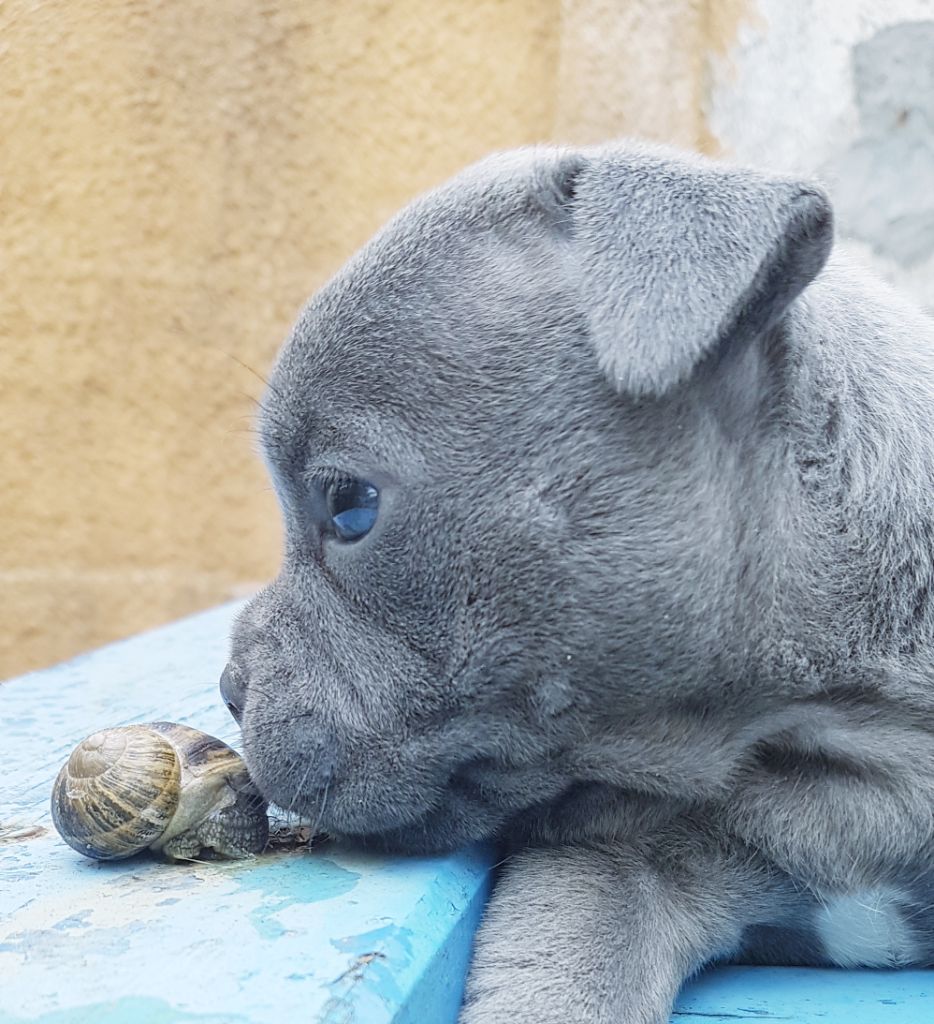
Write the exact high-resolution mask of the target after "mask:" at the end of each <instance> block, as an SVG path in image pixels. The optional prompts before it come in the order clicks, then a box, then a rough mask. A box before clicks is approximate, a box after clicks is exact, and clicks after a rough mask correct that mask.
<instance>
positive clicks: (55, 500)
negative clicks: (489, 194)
mask: <svg viewBox="0 0 934 1024" xmlns="http://www.w3.org/2000/svg"><path fill="white" fill-rule="evenodd" d="M932 25H934V0H887V2H886V3H884V4H883V3H880V2H878V0H846V2H843V0H794V2H791V0H393V2H388V0H349V2H342V0H341V2H339V0H270V2H267V3H263V4H257V3H255V2H254V0H224V2H223V3H216V2H214V0H162V2H160V3H159V4H152V3H145V2H142V0H137V2H123V3H116V2H109V3H102V2H100V0H97V2H95V0H44V2H42V0H6V3H4V4H0V73H2V82H3V84H2V88H0V137H2V139H3V145H2V146H0V232H2V248H0V253H2V254H3V255H2V256H0V259H2V258H4V257H5V265H3V266H2V267H0V392H2V393H0V428H2V436H3V445H2V446H0V522H2V524H3V527H4V536H5V540H6V544H5V545H4V550H3V552H2V554H0V621H2V623H3V628H2V629H0V677H2V676H3V675H5V674H9V673H12V672H15V671H19V670H21V669H24V668H27V667H29V666H32V665H40V664H45V663H48V662H51V661H54V660H56V659H58V658H61V657H64V656H66V655H69V654H71V653H74V652H75V651H78V650H82V649H84V648H86V647H89V646H93V645H95V644H98V643H101V642H103V641H106V640H109V639H112V638H114V637H116V636H120V635H124V634H127V633H131V632H133V631H135V630H137V629H140V628H143V627H146V626H149V625H155V624H156V623H158V622H160V621H163V620H166V619H169V618H172V617H175V616H177V615H181V614H183V613H185V612H188V611H191V610H194V609H196V608H200V607H203V606H205V605H208V604H211V603H213V602H215V601H218V600H220V599H222V598H225V597H228V596H230V595H232V594H235V593H239V592H243V591H244V590H248V589H250V588H251V587H253V586H254V585H255V584H256V582H258V581H261V580H264V579H266V578H268V577H269V576H270V575H272V574H273V572H274V571H275V567H276V561H277V556H278V543H279V523H278V513H277V511H276V509H275V505H274V502H273V499H272V496H271V494H270V493H269V491H268V485H267V482H266V479H265V476H264V473H263V471H262V468H261V465H260V463H259V461H258V459H257V458H256V457H255V456H254V454H253V452H252V450H251V444H250V439H249V435H248V433H247V431H248V427H249V424H250V420H251V417H252V413H253V409H252V406H251V404H250V401H249V399H248V398H247V393H252V394H254V395H255V394H258V393H259V390H260V384H259V382H258V381H257V380H256V378H255V377H254V376H253V375H252V374H251V372H250V371H249V370H248V369H246V368H245V367H244V366H243V365H241V363H245V364H247V365H248V366H251V367H254V368H256V369H257V370H259V371H263V370H265V369H266V367H268V365H269V362H270V361H271V359H272V356H273V354H274V352H275V350H276V348H277V347H278V345H279V343H280V341H281V339H282V337H283V336H284V334H285V331H286V330H287V327H288V324H289V322H290V321H291V320H292V318H293V317H294V315H295V313H296V311H297V309H298V308H299V306H300V304H301V303H302V301H303V300H304V299H305V297H306V296H307V295H308V293H309V292H310V291H312V290H313V289H314V287H316V286H317V285H318V284H320V283H321V282H322V281H323V280H324V278H325V277H326V276H327V275H328V274H329V273H330V272H331V271H332V270H334V269H335V268H336V267H337V266H338V265H339V264H340V263H341V262H342V261H343V259H344V258H345V257H346V256H347V255H348V254H349V253H350V252H352V251H353V250H354V249H355V248H356V247H357V246H358V245H359V244H360V243H361V242H362V241H363V240H364V239H365V238H366V237H367V236H368V235H369V234H370V233H371V232H372V231H373V230H374V229H375V228H376V227H377V226H378V225H379V224H380V223H381V222H382V221H383V220H385V219H386V217H388V216H389V215H390V214H391V213H392V212H394V210H395V209H397V208H398V207H399V206H400V205H401V204H402V203H403V202H404V201H405V200H406V199H408V198H409V197H410V196H412V195H413V194H415V193H416V192H418V191H420V190H421V189H423V188H425V187H427V186H429V185H431V184H433V183H435V182H437V181H439V180H441V179H442V178H443V177H445V176H446V175H447V174H449V173H451V172H452V171H454V170H456V169H457V168H459V167H460V166H462V165H463V164H465V163H467V162H468V161H470V160H472V159H474V158H476V157H478V156H481V155H482V154H484V153H486V152H488V151H490V150H492V149H496V148H501V147H506V146H514V145H520V144H523V143H526V142H531V141H538V140H547V139H554V140H557V141H564V142H590V141H596V140H600V139H605V138H610V137H616V136H622V135H639V136H642V137H645V138H650V139H657V140H661V141H671V142H675V143H678V144H680V145H684V146H689V147H693V148H697V149H700V150H702V151H705V152H709V153H713V154H717V153H722V154H725V155H728V156H735V157H737V158H739V159H741V160H747V161H751V162H754V163H758V164H764V165H770V166H774V167H778V168H782V169H787V170H789V171H795V172H798V173H803V174H814V173H817V174H820V175H821V176H823V177H824V178H825V179H827V180H828V182H829V183H830V185H831V188H832V191H833V193H834V196H835V199H836V202H837V206H838V210H839V214H840V218H839V219H840V225H841V229H842V231H843V233H844V234H845V235H847V236H848V237H849V238H850V239H851V240H852V241H853V243H854V244H855V245H856V247H857V248H858V249H859V250H860V251H861V252H862V253H863V255H864V256H866V258H867V259H869V260H870V261H871V262H873V263H874V264H875V265H876V267H877V269H879V270H880V271H881V272H882V273H883V274H885V275H886V276H888V277H889V279H890V280H892V281H893V282H895V283H896V284H898V285H900V286H902V287H905V288H907V289H908V290H909V291H911V292H913V293H914V294H915V295H916V296H917V297H918V298H919V299H920V300H921V301H922V302H924V303H927V304H928V305H934V237H932V231H934V180H932V174H934V159H932V132H934V107H932V104H934V98H932V96H934V86H932V82H934V70H932V53H934V45H932V43H934V40H932V34H934V32H932Z"/></svg>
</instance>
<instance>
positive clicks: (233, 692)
mask: <svg viewBox="0 0 934 1024" xmlns="http://www.w3.org/2000/svg"><path fill="white" fill-rule="evenodd" d="M221 698H222V699H223V701H224V703H225V704H226V705H227V710H228V711H229V712H230V713H231V714H232V715H233V716H234V718H235V719H236V720H237V724H238V725H239V724H240V719H241V718H242V716H243V706H244V704H246V673H244V671H243V670H242V669H241V668H240V666H239V665H238V664H237V663H236V662H234V661H230V662H228V663H227V667H226V668H225V669H224V671H223V672H222V673H221Z"/></svg>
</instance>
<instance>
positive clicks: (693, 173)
mask: <svg viewBox="0 0 934 1024" xmlns="http://www.w3.org/2000/svg"><path fill="white" fill-rule="evenodd" d="M555 170H556V172H557V173H556V179H557V180H556V185H557V188H558V191H560V192H561V193H562V202H561V205H562V213H561V221H560V225H561V234H562V235H564V236H565V238H568V236H569V242H570V246H571V252H570V257H571V261H572V265H573V266H574V267H575V268H576V270H577V272H578V273H579V287H580V289H581V291H582V299H583V304H584V311H585V314H586V316H587V317H588V319H589V325H590V331H591V336H592V339H593V344H594V346H595V347H596V350H597V354H598V357H599V359H600V363H601V366H602V367H603V369H604V371H605V373H606V375H607V377H608V378H609V379H610V381H611V382H612V383H613V385H614V386H615V387H616V388H617V389H618V390H620V391H623V392H626V393H628V394H631V395H633V396H637V397H641V396H660V395H662V394H664V393H665V392H666V391H668V390H669V389H670V388H672V387H674V386H675V385H677V384H679V383H681V382H683V381H684V380H686V379H687V377H688V376H689V375H690V374H691V372H692V370H693V369H694V367H695V366H696V365H697V364H698V363H699V362H700V361H701V360H702V359H703V358H704V357H705V356H707V355H708V354H710V353H713V352H715V350H716V349H717V348H718V346H721V345H723V344H725V343H727V342H729V341H732V340H745V339H746V338H751V337H753V336H755V335H756V334H758V333H760V332H762V331H765V330H766V329H768V328H769V327H771V326H772V325H773V324H775V323H776V321H777V320H778V319H779V318H780V317H781V315H782V314H783V313H784V311H785V310H786V309H787V307H788V305H789V304H790V303H791V302H792V301H793V300H794V299H795V297H796V296H797V295H798V294H799V293H800V292H801V291H802V289H804V288H805V287H806V286H807V285H808V284H809V283H810V282H811V281H812V280H813V279H814V277H815V276H816V275H817V274H818V272H819V271H820V269H821V267H823V265H824V262H825V261H826V259H827V256H828V254H829V252H830V248H831V245H832V242H833V215H832V211H831V207H830V202H829V200H828V199H827V197H826V195H825V194H824V193H823V192H822V191H821V190H820V189H819V188H817V187H815V186H813V185H811V184H808V183H804V182H795V181H789V180H781V179H769V178H767V177H765V176H762V175H759V174H756V173H754V172H751V171H746V170H739V169H735V168H729V167H723V166H720V165H717V164H713V163H710V162H708V161H705V160H703V159H702V158H697V159H696V160H692V159H691V158H690V157H681V156H675V155H672V154H671V153H669V152H668V151H665V150H651V149H637V150H628V151H624V150H611V149H607V150H592V151H590V152H586V151H584V153H582V154H571V153H568V154H566V155H565V157H564V159H563V160H560V161H559V164H558V167H557V168H556V169H555ZM575 276H576V275H575Z"/></svg>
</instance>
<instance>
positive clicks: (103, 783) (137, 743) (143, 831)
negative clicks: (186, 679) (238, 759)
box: [52, 725, 181, 860]
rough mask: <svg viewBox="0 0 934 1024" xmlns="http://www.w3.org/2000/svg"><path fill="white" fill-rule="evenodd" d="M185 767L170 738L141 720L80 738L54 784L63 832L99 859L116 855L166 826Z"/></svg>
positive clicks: (55, 812) (142, 844) (144, 843)
mask: <svg viewBox="0 0 934 1024" xmlns="http://www.w3.org/2000/svg"><path fill="white" fill-rule="evenodd" d="M180 786H181V766H180V764H179V759H178V756H177V754H176V752H175V749H174V747H173V746H172V744H171V743H170V742H169V740H168V739H167V738H166V737H164V736H161V735H160V734H159V733H158V732H155V731H154V730H152V729H151V728H149V727H147V726H144V725H126V726H120V727H117V728H113V729H104V730H102V731H101V732H96V733H94V734H93V735H91V736H88V737H87V739H85V740H83V741H82V742H81V743H79V744H78V746H77V747H75V749H74V750H73V751H72V753H71V756H70V757H69V758H68V761H67V762H66V763H65V765H64V766H63V767H62V770H61V771H60V772H59V773H58V777H57V778H56V780H55V784H54V787H53V790H52V820H53V822H54V824H55V827H56V829H58V831H59V833H60V834H61V836H62V838H63V839H64V840H65V841H66V842H67V843H68V845H69V846H71V847H72V848H73V849H75V850H77V851H78V852H79V853H83V854H84V855H85V856H86V857H93V858H95V859H96V860H119V859H120V858H123V857H130V856H132V855H133V854H134V853H138V852H139V851H140V850H143V849H145V848H146V847H148V846H149V845H150V844H151V843H153V842H154V841H155V840H156V839H158V837H159V836H161V835H162V833H163V832H164V831H165V829H166V827H167V825H168V823H169V822H170V821H171V819H172V816H173V815H174V813H175V810H176V807H177V806H178V798H179V789H180Z"/></svg>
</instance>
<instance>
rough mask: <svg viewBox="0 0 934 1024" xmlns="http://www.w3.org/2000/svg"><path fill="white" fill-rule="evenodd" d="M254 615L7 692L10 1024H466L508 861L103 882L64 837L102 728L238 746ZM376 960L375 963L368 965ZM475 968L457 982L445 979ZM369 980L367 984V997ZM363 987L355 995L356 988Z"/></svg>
mask: <svg viewBox="0 0 934 1024" xmlns="http://www.w3.org/2000/svg"><path fill="white" fill-rule="evenodd" d="M237 610H238V606H229V607H227V608H223V609H217V610H215V611H212V612H209V613H206V614H205V615H202V616H198V617H197V618H196V619H193V620H185V621H183V622H181V623H177V624H175V625H174V626H171V627H168V628H166V629H163V630H160V631H157V632H156V633H153V634H147V635H144V636H141V637H137V638H135V639H134V640H131V641H126V642H123V643H120V644H115V645H113V646H112V647H109V648H104V649H102V650H101V651H97V652H94V653H93V654H91V655H88V656H85V657H82V658H81V659H78V660H76V661H75V662H71V663H69V664H66V665H63V666H59V667H58V668H55V669H50V670H48V671H47V672H40V673H35V674H33V675H31V676H28V677H24V678H23V679H20V680H13V681H11V682H9V683H6V684H4V686H3V687H2V688H0V717H2V718H3V721H4V722H6V721H7V720H8V719H14V718H15V719H22V718H23V717H24V716H23V715H22V713H21V712H22V710H23V709H24V708H27V707H29V708H32V709H34V710H35V709H40V710H41V713H38V714H36V716H35V717H36V721H37V722H41V723H42V727H41V728H39V727H38V726H35V727H32V728H30V727H28V726H24V727H23V728H21V729H18V730H14V731H13V732H11V733H10V734H6V733H5V734H4V741H5V749H4V755H5V761H7V762H8V763H9V764H11V765H13V775H12V779H11V778H9V777H8V778H7V779H6V780H5V785H4V790H3V795H2V799H0V820H2V821H3V822H4V825H5V828H4V835H5V836H7V837H9V838H10V839H11V841H9V842H6V843H3V844H0V976H2V977H3V979H4V983H3V988H2V992H0V1024H26V1022H29V1024H37V1022H43V1024H76V1022H79V1021H81V1022H83V1021H88V1022H90V1021H93V1022H94V1024H101V1022H103V1024H116V1022H118V1021H119V1022H121V1024H123V1022H125V1021H133V1022H134V1024H138V1022H144V1024H145V1022H151V1024H168V1022H169V1021H172V1022H175V1021H179V1022H182V1024H185V1022H196V1021H197V1022H201V1024H215V1022H220V1021H224V1022H228V1021H229V1022H232V1024H236V1022H237V1021H240V1020H243V1021H249V1022H250V1024H266V1022H269V1024H273V1022H275V1024H280V1022H281V1021H282V1020H288V1019H295V1020H303V1021H318V1022H320V1021H324V1020H327V1019H329V1018H328V1014H329V1013H330V1010H328V1009H327V1008H328V1006H329V1004H333V1000H334V998H335V993H337V995H338V996H339V998H340V999H341V1003H342V1006H343V1008H344V1010H345V1011H346V1012H347V1013H349V1014H351V1015H352V1018H353V1020H355V1021H359V1022H361V1024H362V1022H364V1021H365V1022H367V1024H389V1022H390V1021H392V1022H395V1021H397V1020H401V1018H400V1014H401V1013H402V1012H403V1011H402V1007H403V1006H404V1005H406V1004H407V1003H408V1002H409V1001H410V999H411V998H412V995H413V993H414V992H416V991H420V990H421V989H423V988H425V987H426V986H427V988H428V989H430V990H431V991H432V992H433V993H434V997H433V1002H432V1004H431V1005H430V1006H429V1008H428V1009H427V1010H426V1011H425V1014H424V1015H423V1016H422V1017H421V1024H424V1022H426V1021H432V1022H434V1021H437V1022H438V1024H443V1022H445V1021H453V1020H454V1018H455V1016H456V1011H457V1006H458V1004H459V1001H460V994H461V990H462V985H463V977H464V973H465V971H466V966H467V957H468V954H469V948H470V940H471V936H472V933H473V930H474V929H475V927H476V925H477V922H478V920H479V915H480V911H481V909H482V906H483V902H484V900H485V896H486V892H487V889H488V873H487V868H488V865H489V863H490V861H491V859H492V857H491V855H490V854H489V853H487V852H485V851H482V850H471V851H467V852H465V853H464V854H461V855H459V856H455V857H449V858H424V859H409V860H405V861H402V860H393V859H391V858H380V857H375V856H365V855H362V854H359V853H352V852H350V851H347V850H342V849H340V848H339V847H338V846H336V845H327V846H324V847H318V848H315V849H308V848H298V849H295V850H286V851H281V852H276V853H270V854H266V855H264V856H261V857H256V858H252V859H249V860H246V861H238V862H222V861H215V862H195V863H184V864H168V863H165V862H163V861H160V860H159V859H157V858H155V857H152V856H146V855H143V856H140V857H136V858H132V859H130V860H126V861H119V862H110V863H101V862H95V861H90V860H86V859H85V858H83V857H81V856H79V855H78V854H76V853H74V851H72V850H71V849H70V848H69V847H67V846H66V845H65V844H64V843H63V842H62V841H61V840H60V839H59V837H58V836H57V835H56V834H55V832H54V831H50V830H49V814H48V800H49V793H50V790H51V784H52V779H53V778H54V776H55V773H56V772H57V771H58V768H59V766H60V764H61V763H62V761H63V760H64V759H65V757H67V755H68V752H69V750H70V749H71V747H72V746H73V745H74V743H75V742H77V741H78V740H79V739H81V737H82V736H84V735H86V734H87V733H88V732H91V731H93V730H94V729H95V728H98V727H99V726H100V725H101V724H115V725H116V724H124V723H126V722H130V721H147V720H148V721H151V720H155V719H165V718H170V719H173V720H176V721H184V722H190V723H191V724H193V725H195V726H197V727H199V728H202V729H205V730H207V731H208V732H211V733H213V734H215V735H219V736H221V737H222V738H223V739H225V740H228V741H230V740H234V741H235V740H236V735H235V730H234V728H233V725H232V723H231V722H228V717H227V713H226V711H225V710H224V708H223V706H222V704H221V702H220V700H219V697H218V695H217V691H216V683H215V680H216V679H217V678H218V676H219V674H220V669H221V667H222V666H223V661H224V657H225V654H226V644H227V637H228V635H229V630H230V624H231V620H232V618H233V616H234V614H235V613H236V611H237ZM370 946H373V947H374V948H369V947H370ZM448 963H454V964H456V965H458V966H457V967H456V968H455V970H454V971H453V972H450V971H447V970H445V971H441V970H440V967H441V965H446V964H448ZM355 970H362V971H363V978H362V981H361V982H360V983H359V984H352V983H350V979H351V975H352V974H353V972H354V971H355ZM342 977H343V978H344V982H343V987H342V986H341V983H339V982H338V979H341V978H342Z"/></svg>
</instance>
